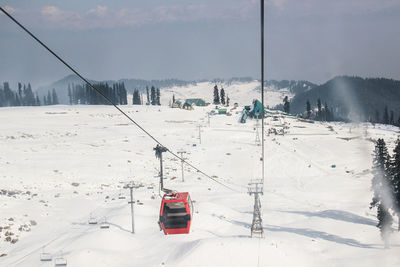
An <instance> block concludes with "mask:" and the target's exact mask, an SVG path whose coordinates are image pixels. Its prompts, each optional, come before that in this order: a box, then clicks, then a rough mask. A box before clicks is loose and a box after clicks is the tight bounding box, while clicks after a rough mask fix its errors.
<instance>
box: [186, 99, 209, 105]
mask: <svg viewBox="0 0 400 267" xmlns="http://www.w3.org/2000/svg"><path fill="white" fill-rule="evenodd" d="M185 102H186V103H188V104H189V105H195V106H198V107H204V106H206V105H207V103H206V101H204V100H203V99H201V98H188V99H186V101H185Z"/></svg>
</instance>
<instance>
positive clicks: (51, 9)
mask: <svg viewBox="0 0 400 267" xmlns="http://www.w3.org/2000/svg"><path fill="white" fill-rule="evenodd" d="M41 13H42V15H43V16H44V17H45V18H46V19H48V20H51V21H59V20H62V19H64V18H65V16H66V14H65V12H64V11H62V10H61V9H59V8H58V7H56V6H45V7H44V8H42V12H41Z"/></svg>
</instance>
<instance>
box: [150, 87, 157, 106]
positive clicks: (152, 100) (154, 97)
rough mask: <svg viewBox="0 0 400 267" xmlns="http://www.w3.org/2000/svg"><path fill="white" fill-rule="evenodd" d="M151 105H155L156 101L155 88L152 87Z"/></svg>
mask: <svg viewBox="0 0 400 267" xmlns="http://www.w3.org/2000/svg"><path fill="white" fill-rule="evenodd" d="M151 104H152V105H155V104H157V99H156V88H154V86H152V87H151Z"/></svg>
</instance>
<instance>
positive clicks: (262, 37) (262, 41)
mask: <svg viewBox="0 0 400 267" xmlns="http://www.w3.org/2000/svg"><path fill="white" fill-rule="evenodd" d="M261 107H262V108H261V113H262V116H261V144H262V145H261V149H262V151H261V157H262V163H261V164H262V174H261V177H262V184H263V188H264V171H265V158H264V116H265V110H264V0H261ZM263 190H264V189H263Z"/></svg>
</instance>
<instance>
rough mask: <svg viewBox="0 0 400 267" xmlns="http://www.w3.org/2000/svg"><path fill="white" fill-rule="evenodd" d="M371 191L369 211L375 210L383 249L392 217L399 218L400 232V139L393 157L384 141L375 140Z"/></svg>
mask: <svg viewBox="0 0 400 267" xmlns="http://www.w3.org/2000/svg"><path fill="white" fill-rule="evenodd" d="M372 171H373V178H372V186H371V188H372V190H373V192H374V196H373V198H372V202H371V203H370V209H372V208H376V211H377V218H378V224H377V227H378V228H379V229H380V232H381V237H382V239H383V241H384V243H385V247H388V246H389V243H388V239H389V235H390V233H391V226H392V223H393V216H392V214H394V215H397V217H398V218H399V222H398V231H400V138H398V139H397V141H396V144H395V148H394V150H393V155H390V154H389V153H388V149H387V147H386V143H385V141H384V140H383V139H382V138H380V139H378V140H377V142H376V145H375V150H374V157H373V169H372Z"/></svg>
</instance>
